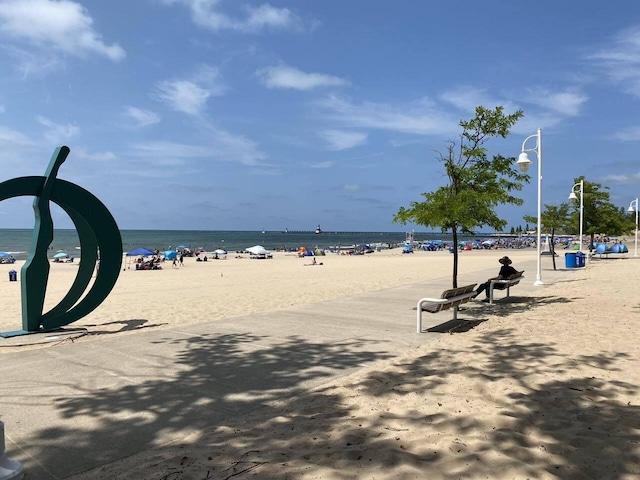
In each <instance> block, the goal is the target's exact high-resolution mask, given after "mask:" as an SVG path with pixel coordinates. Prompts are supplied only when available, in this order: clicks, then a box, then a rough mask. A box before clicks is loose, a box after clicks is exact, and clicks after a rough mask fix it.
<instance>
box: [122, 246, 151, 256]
mask: <svg viewBox="0 0 640 480" xmlns="http://www.w3.org/2000/svg"><path fill="white" fill-rule="evenodd" d="M155 254H156V252H154V251H153V250H149V249H148V248H144V247H140V248H136V249H135V250H131V251H130V252H127V257H139V256H143V257H148V256H149V255H155Z"/></svg>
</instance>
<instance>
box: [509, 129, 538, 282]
mask: <svg viewBox="0 0 640 480" xmlns="http://www.w3.org/2000/svg"><path fill="white" fill-rule="evenodd" d="M532 138H535V139H536V146H535V147H533V148H524V147H525V145H526V143H527V142H528V141H529V140H530V139H532ZM527 152H536V153H537V154H538V238H537V240H536V248H537V257H538V268H537V273H536V281H535V282H533V284H534V285H537V286H539V285H544V283H543V282H542V264H541V256H542V252H541V248H542V130H541V129H538V133H536V134H535V135H530V136H528V137H527V138H525V139H524V142H522V151H521V152H520V155H519V156H518V161H517V162H516V165H518V167H520V170H521V171H523V172H526V171H527V169H528V168H529V165H531V160H529V155H527Z"/></svg>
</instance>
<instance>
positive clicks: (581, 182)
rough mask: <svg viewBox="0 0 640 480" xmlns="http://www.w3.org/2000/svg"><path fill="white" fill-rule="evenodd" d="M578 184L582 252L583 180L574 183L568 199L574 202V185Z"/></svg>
mask: <svg viewBox="0 0 640 480" xmlns="http://www.w3.org/2000/svg"><path fill="white" fill-rule="evenodd" d="M578 185H580V251H581V252H582V225H583V222H584V180H580V183H576V184H575V185H574V186H573V187H571V193H570V194H569V200H571V201H572V202H575V201H576V200H577V198H576V187H577V186H578Z"/></svg>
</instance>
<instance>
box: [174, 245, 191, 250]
mask: <svg viewBox="0 0 640 480" xmlns="http://www.w3.org/2000/svg"><path fill="white" fill-rule="evenodd" d="M176 248H179V249H180V250H184V249H185V248H189V245H178V246H177V247H176Z"/></svg>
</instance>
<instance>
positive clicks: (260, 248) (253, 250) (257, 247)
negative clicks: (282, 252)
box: [247, 245, 269, 255]
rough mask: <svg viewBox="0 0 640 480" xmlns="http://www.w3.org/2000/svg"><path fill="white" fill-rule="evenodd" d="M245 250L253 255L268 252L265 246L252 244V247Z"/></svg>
mask: <svg viewBox="0 0 640 480" xmlns="http://www.w3.org/2000/svg"><path fill="white" fill-rule="evenodd" d="M247 252H249V253H252V254H253V255H266V254H267V253H269V252H268V251H267V249H266V248H264V247H263V246H262V245H254V246H253V247H249V248H247Z"/></svg>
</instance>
